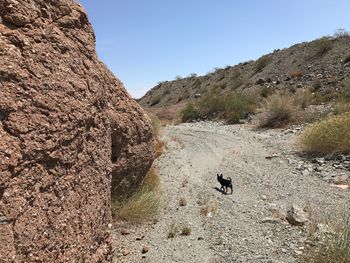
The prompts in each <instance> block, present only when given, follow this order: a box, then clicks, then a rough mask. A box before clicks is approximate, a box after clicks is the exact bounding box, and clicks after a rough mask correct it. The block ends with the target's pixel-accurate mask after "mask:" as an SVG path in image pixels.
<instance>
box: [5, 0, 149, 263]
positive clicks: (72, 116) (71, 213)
mask: <svg viewBox="0 0 350 263" xmlns="http://www.w3.org/2000/svg"><path fill="white" fill-rule="evenodd" d="M152 161H153V134H152V131H151V127H150V125H149V121H148V119H147V117H145V115H144V113H143V111H142V110H141V109H140V108H139V106H138V105H137V104H136V103H135V102H134V101H133V100H132V99H131V98H130V97H129V95H128V94H127V92H126V91H125V90H124V88H123V85H122V83H121V82H120V81H118V80H117V79H115V77H114V76H113V74H112V73H110V72H109V71H108V70H107V69H106V67H105V66H104V64H102V63H101V62H99V60H98V58H97V56H96V53H95V37H94V33H93V30H92V27H91V25H90V23H89V21H88V19H87V15H86V13H85V11H84V10H83V8H82V7H81V6H80V5H79V4H77V3H76V2H74V1H72V0H48V1H42V0H41V1H39V0H0V255H1V259H0V261H1V262H108V261H110V260H111V240H110V236H109V234H108V232H107V225H108V224H109V223H110V220H111V213H110V200H111V191H112V194H114V195H118V194H119V193H120V192H121V191H122V190H123V191H125V190H128V189H130V187H129V186H136V185H137V182H139V181H141V180H142V178H143V175H144V174H145V173H146V171H147V170H148V168H149V166H150V165H151V163H152ZM126 175H127V176H128V177H126ZM111 182H112V184H111Z"/></svg>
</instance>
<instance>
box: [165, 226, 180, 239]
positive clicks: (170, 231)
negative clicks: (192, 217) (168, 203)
mask: <svg viewBox="0 0 350 263" xmlns="http://www.w3.org/2000/svg"><path fill="white" fill-rule="evenodd" d="M178 232H179V228H178V226H177V225H176V224H175V223H171V224H170V226H168V235H167V237H168V238H174V237H175V236H176V234H177V233H178Z"/></svg>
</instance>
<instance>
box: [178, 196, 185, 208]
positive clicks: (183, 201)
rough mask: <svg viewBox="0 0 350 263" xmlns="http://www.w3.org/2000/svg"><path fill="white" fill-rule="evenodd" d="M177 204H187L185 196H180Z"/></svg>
mask: <svg viewBox="0 0 350 263" xmlns="http://www.w3.org/2000/svg"><path fill="white" fill-rule="evenodd" d="M179 205H180V206H186V205H187V201H186V199H185V198H183V197H182V198H180V200H179Z"/></svg>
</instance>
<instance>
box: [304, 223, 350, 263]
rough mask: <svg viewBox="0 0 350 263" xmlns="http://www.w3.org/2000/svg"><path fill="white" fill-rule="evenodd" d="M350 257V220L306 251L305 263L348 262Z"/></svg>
mask: <svg viewBox="0 0 350 263" xmlns="http://www.w3.org/2000/svg"><path fill="white" fill-rule="evenodd" d="M349 259H350V220H349V219H348V220H347V221H346V223H345V224H342V226H341V227H338V228H337V229H336V231H334V232H333V233H332V234H330V235H329V236H328V237H327V239H326V241H325V242H323V243H319V244H317V245H316V246H314V247H312V248H311V249H310V250H309V251H307V252H306V254H305V256H304V257H303V262H305V263H333V262H334V263H349Z"/></svg>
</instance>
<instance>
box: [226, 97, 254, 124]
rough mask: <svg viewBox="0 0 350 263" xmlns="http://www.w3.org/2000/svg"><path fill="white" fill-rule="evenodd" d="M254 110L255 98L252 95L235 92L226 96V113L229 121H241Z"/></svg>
mask: <svg viewBox="0 0 350 263" xmlns="http://www.w3.org/2000/svg"><path fill="white" fill-rule="evenodd" d="M254 110H255V99H254V98H253V97H252V96H248V95H245V94H242V93H238V92H234V93H232V94H230V95H228V96H227V97H226V98H224V114H225V119H226V120H227V121H228V122H229V123H239V121H240V120H241V119H244V118H245V117H247V115H248V114H249V113H251V112H254Z"/></svg>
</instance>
